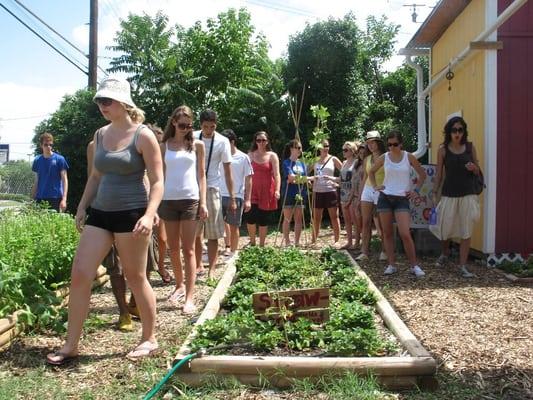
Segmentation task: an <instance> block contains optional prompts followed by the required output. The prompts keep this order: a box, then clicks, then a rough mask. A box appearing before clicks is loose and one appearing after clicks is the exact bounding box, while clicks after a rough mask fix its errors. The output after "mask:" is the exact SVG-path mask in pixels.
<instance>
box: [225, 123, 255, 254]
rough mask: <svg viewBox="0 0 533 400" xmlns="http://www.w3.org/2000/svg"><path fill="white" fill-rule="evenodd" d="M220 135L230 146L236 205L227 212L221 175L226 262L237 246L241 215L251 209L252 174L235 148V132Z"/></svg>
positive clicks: (227, 195)
mask: <svg viewBox="0 0 533 400" xmlns="http://www.w3.org/2000/svg"><path fill="white" fill-rule="evenodd" d="M222 135H223V136H225V137H227V138H228V140H229V143H230V145H231V157H232V159H231V176H232V178H233V190H234V194H235V201H236V205H237V208H236V209H235V210H234V211H230V210H229V205H230V202H231V201H230V200H231V199H230V197H231V196H230V192H229V191H228V188H227V186H226V182H225V179H224V176H223V175H222V185H221V187H220V190H221V193H222V213H223V215H224V221H225V222H226V251H225V252H224V255H225V256H226V260H229V259H230V258H231V257H233V255H234V254H235V251H236V250H237V247H238V245H239V227H240V226H241V223H242V213H243V211H244V212H248V211H249V210H250V208H251V207H252V205H251V201H250V198H251V196H252V175H253V173H254V172H253V169H252V164H251V162H250V158H249V157H248V156H247V155H246V154H245V153H243V152H242V151H240V150H239V149H238V148H237V145H236V144H237V135H235V132H233V130H231V129H225V130H224V131H222ZM221 172H222V171H221ZM228 233H229V235H228ZM228 244H229V248H228Z"/></svg>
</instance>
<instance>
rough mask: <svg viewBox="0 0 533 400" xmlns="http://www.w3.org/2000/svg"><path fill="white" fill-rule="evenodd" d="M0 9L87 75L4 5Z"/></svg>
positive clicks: (85, 72) (0, 5) (0, 4)
mask: <svg viewBox="0 0 533 400" xmlns="http://www.w3.org/2000/svg"><path fill="white" fill-rule="evenodd" d="M0 7H2V8H3V9H4V10H6V11H7V12H8V13H9V14H11V15H12V16H13V17H14V18H15V19H16V20H17V21H19V22H20V23H21V24H22V25H24V26H25V27H26V28H27V29H29V30H30V31H31V32H32V33H33V34H34V35H36V36H37V37H38V38H39V39H41V40H42V41H43V42H45V43H46V44H47V45H48V46H50V47H51V48H52V49H54V50H55V51H56V52H57V53H58V54H59V55H60V56H61V57H63V58H64V59H65V60H67V61H68V62H69V63H71V64H72V65H74V66H75V67H76V68H77V69H79V70H80V71H81V72H83V73H84V74H85V75H88V73H87V71H84V70H83V69H82V68H81V67H80V66H79V65H78V64H76V63H75V62H74V61H72V60H71V59H70V58H68V57H67V56H66V55H65V54H64V53H63V52H61V51H60V50H59V49H58V48H57V47H55V46H54V45H53V44H51V43H50V42H49V41H48V40H46V39H45V38H44V37H42V36H41V35H40V34H39V33H37V32H36V31H35V30H34V29H33V28H31V27H30V26H29V25H28V24H26V23H25V22H24V21H23V20H21V19H20V18H19V17H17V16H16V15H15V14H14V13H13V12H12V11H11V10H9V9H8V8H7V7H6V6H5V5H4V4H2V3H0Z"/></svg>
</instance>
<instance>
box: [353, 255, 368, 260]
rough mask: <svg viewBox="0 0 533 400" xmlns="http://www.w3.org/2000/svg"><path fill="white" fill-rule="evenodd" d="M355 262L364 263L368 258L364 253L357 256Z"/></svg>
mask: <svg viewBox="0 0 533 400" xmlns="http://www.w3.org/2000/svg"><path fill="white" fill-rule="evenodd" d="M355 260H356V261H366V260H368V256H367V255H366V254H365V253H361V254H359V255H358V256H357V257H356V258H355Z"/></svg>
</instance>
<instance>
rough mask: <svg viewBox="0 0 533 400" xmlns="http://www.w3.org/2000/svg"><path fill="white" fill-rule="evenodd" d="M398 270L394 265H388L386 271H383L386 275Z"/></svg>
mask: <svg viewBox="0 0 533 400" xmlns="http://www.w3.org/2000/svg"><path fill="white" fill-rule="evenodd" d="M396 272H398V269H397V268H396V267H395V266H394V265H388V266H387V268H385V271H383V274H384V275H392V274H395V273H396Z"/></svg>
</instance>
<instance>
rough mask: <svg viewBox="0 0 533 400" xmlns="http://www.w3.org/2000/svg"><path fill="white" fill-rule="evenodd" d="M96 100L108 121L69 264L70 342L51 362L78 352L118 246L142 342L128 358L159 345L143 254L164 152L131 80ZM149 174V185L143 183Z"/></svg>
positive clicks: (112, 82)
mask: <svg viewBox="0 0 533 400" xmlns="http://www.w3.org/2000/svg"><path fill="white" fill-rule="evenodd" d="M94 102H95V103H96V104H97V105H98V108H99V109H100V112H101V113H102V115H103V116H104V118H105V119H106V120H108V121H109V122H110V123H109V124H108V125H106V126H104V127H102V128H100V129H98V130H97V131H96V133H95V134H94V139H93V140H94V143H95V154H94V166H93V168H92V172H91V175H90V176H89V177H88V179H87V184H86V186H85V190H84V192H83V196H82V198H81V200H80V203H79V205H78V210H77V213H76V227H77V228H78V230H79V231H80V232H81V237H80V242H79V245H78V249H77V251H76V255H75V257H74V262H73V265H72V279H71V284H70V300H69V311H68V330H67V339H66V342H65V344H64V345H63V347H62V348H61V349H60V350H58V351H56V352H54V353H50V354H48V356H47V362H48V363H49V364H52V365H62V364H64V363H65V362H67V361H69V360H71V359H74V358H76V357H77V355H78V344H79V340H80V337H81V334H82V329H83V323H84V321H85V318H86V317H87V313H88V310H89V299H90V295H91V283H92V281H93V279H94V277H95V275H96V269H97V267H98V265H100V263H101V262H102V260H103V258H104V257H105V255H106V254H107V253H108V251H109V249H110V248H111V245H112V244H113V243H115V245H116V247H117V249H118V252H119V254H120V259H121V262H122V267H123V270H124V274H125V276H126V279H127V281H128V286H129V287H130V289H131V291H132V292H133V294H134V296H135V299H136V301H137V306H138V308H139V312H140V316H141V323H142V337H141V340H140V344H139V345H138V346H137V347H136V348H135V349H134V350H132V351H131V352H130V353H128V358H131V359H138V358H141V357H145V356H149V355H150V354H152V353H153V352H154V351H156V350H157V348H158V344H157V341H156V338H155V318H156V304H155V295H154V292H153V290H152V287H151V286H150V283H149V282H148V279H147V277H146V259H147V252H148V242H149V239H150V237H151V233H152V227H153V225H154V222H157V221H156V220H157V218H158V217H157V214H156V212H157V207H158V206H159V203H160V201H161V198H162V195H163V168H162V162H161V152H160V151H159V145H158V143H157V139H156V138H155V136H154V134H153V133H152V132H151V131H150V130H149V129H148V128H147V127H146V126H144V125H142V122H143V121H144V113H143V111H142V110H140V109H139V108H137V107H136V106H135V104H134V103H133V100H132V99H131V95H130V85H129V83H128V82H127V81H125V80H122V79H117V78H108V79H106V80H104V81H103V82H102V83H101V85H100V87H99V89H98V91H97V92H96V95H95V96H94ZM145 172H146V173H147V175H148V180H149V187H146V185H145V183H144V181H143V178H144V175H145Z"/></svg>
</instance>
